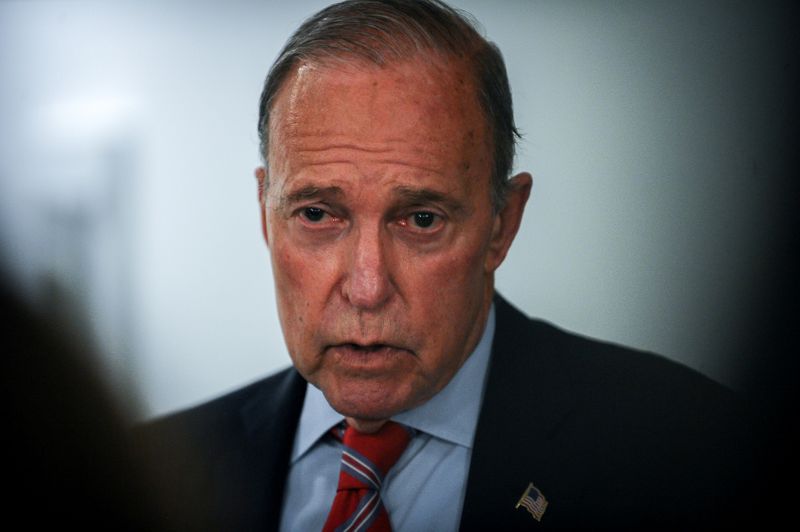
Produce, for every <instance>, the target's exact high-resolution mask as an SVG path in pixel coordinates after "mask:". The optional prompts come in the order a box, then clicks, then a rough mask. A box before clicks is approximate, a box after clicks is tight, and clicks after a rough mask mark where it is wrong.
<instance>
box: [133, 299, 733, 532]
mask: <svg viewBox="0 0 800 532" xmlns="http://www.w3.org/2000/svg"><path fill="white" fill-rule="evenodd" d="M495 305H496V319H497V322H496V330H495V337H494V344H493V346H492V359H491V362H490V369H489V376H488V381H487V385H486V392H485V396H484V401H483V405H482V408H481V413H480V417H479V422H478V427H477V432H476V436H475V443H474V448H473V453H472V461H471V465H470V470H469V476H468V486H467V492H466V498H465V501H464V508H463V513H462V518H461V527H462V529H463V530H492V529H495V530H515V529H525V530H528V529H531V528H536V527H541V526H545V527H564V526H589V527H604V526H608V527H621V526H634V525H643V524H646V525H648V526H650V527H653V526H673V525H681V524H683V525H685V524H693V525H701V524H705V523H716V522H719V521H720V520H728V519H729V518H732V517H733V516H734V514H732V513H731V512H732V509H731V505H732V504H735V503H736V501H737V499H738V498H739V496H740V495H742V496H744V497H746V491H744V488H745V486H743V485H742V479H743V478H747V466H748V464H747V458H746V457H747V456H748V446H747V440H746V436H747V433H746V430H742V429H743V426H744V425H743V423H742V418H741V416H743V414H742V413H741V408H740V407H739V406H737V400H736V398H735V397H734V394H733V393H732V392H730V391H729V390H727V389H726V388H723V387H722V386H720V385H718V384H716V383H714V382H713V381H711V380H709V379H707V378H706V377H704V376H702V375H700V374H698V373H696V372H694V371H692V370H689V369H687V368H685V367H683V366H681V365H679V364H676V363H674V362H670V361H668V360H666V359H664V358H661V357H658V356H655V355H651V354H645V353H640V352H635V351H631V350H629V349H625V348H622V347H619V346H615V345H611V344H607V343H600V342H597V341H593V340H589V339H586V338H582V337H579V336H575V335H572V334H568V333H565V332H563V331H561V330H559V329H557V328H555V327H553V326H551V325H548V324H545V323H543V322H540V321H535V320H530V319H528V318H527V317H526V316H524V315H523V314H521V313H520V312H518V311H517V310H516V309H514V308H513V307H512V306H511V305H510V304H509V303H507V302H506V301H505V300H504V299H502V298H501V297H499V296H497V297H496V299H495ZM305 386H306V383H305V381H304V380H303V379H302V377H300V376H299V374H298V373H297V372H296V371H295V370H294V369H289V370H286V371H283V372H281V373H278V374H277V375H273V376H271V377H269V378H266V379H264V380H262V381H259V382H256V383H254V384H251V385H250V386H247V387H246V388H244V389H241V390H238V391H236V392H234V393H232V394H229V395H226V396H224V397H222V398H219V399H216V400H214V401H211V402H209V403H207V404H204V405H201V406H198V407H196V408H193V409H191V410H188V411H185V412H182V413H178V414H175V415H172V416H170V417H167V418H164V419H161V420H159V421H156V422H154V423H151V424H150V425H149V426H147V427H146V428H145V430H144V432H143V433H144V434H145V435H146V436H147V438H148V440H149V441H150V442H151V443H150V444H151V445H154V447H155V449H156V451H157V452H158V453H159V456H161V457H162V458H161V460H162V462H161V465H160V469H161V473H162V474H163V475H164V476H165V477H166V478H167V479H171V481H173V482H175V481H178V480H179V479H180V480H183V481H185V482H186V484H187V486H184V487H185V488H187V489H188V490H189V491H191V490H193V489H196V488H197V487H202V488H203V491H202V492H200V493H198V492H197V491H194V492H193V495H192V496H194V495H197V496H198V497H200V498H204V500H205V501H206V502H205V503H204V504H203V508H208V509H209V510H210V511H209V516H208V518H209V519H210V521H209V522H211V523H215V524H214V525H212V526H211V527H210V528H216V527H219V529H224V530H274V529H276V528H277V525H278V522H279V515H280V511H281V504H282V499H283V489H284V484H285V480H286V476H287V471H288V462H289V454H290V450H291V447H292V442H293V438H294V434H295V430H296V427H297V421H298V417H299V414H300V411H301V408H302V402H303V397H304V393H305ZM182 438H184V440H183V441H188V442H190V443H191V446H190V447H189V448H188V449H187V448H186V447H180V446H178V444H177V443H176V442H179V441H181V439H182ZM153 442H155V443H153ZM177 449H180V451H178V450H177ZM164 457H166V458H164ZM529 482H530V483H533V484H534V485H535V486H536V487H537V488H538V489H539V490H540V491H541V493H542V494H544V496H545V497H546V498H547V500H548V503H549V505H548V507H547V510H546V512H545V514H544V516H543V517H542V520H541V522H537V521H535V520H534V519H533V517H532V516H531V515H530V514H529V513H528V512H527V511H526V510H525V509H524V508H522V507H520V508H515V506H516V504H517V502H518V500H519V498H520V496H521V495H522V493H523V491H524V490H525V488H526V487H527V486H528V483H529ZM189 484H191V485H189ZM179 491H180V490H179ZM183 496H188V495H183ZM739 511H740V512H741V508H739Z"/></svg>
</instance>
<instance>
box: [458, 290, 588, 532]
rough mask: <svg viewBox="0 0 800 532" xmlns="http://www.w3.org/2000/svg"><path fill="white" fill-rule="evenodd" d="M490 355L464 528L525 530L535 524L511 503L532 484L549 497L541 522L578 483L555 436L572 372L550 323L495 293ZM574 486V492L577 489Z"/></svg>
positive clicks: (567, 405)
mask: <svg viewBox="0 0 800 532" xmlns="http://www.w3.org/2000/svg"><path fill="white" fill-rule="evenodd" d="M495 310H496V316H497V322H496V326H495V327H496V328H495V336H494V342H493V345H492V359H491V362H490V365H489V375H488V380H487V384H486V390H485V393H484V399H483V405H482V407H481V413H480V416H479V420H478V426H477V429H476V434H475V441H474V445H473V450H472V459H471V463H470V471H469V476H468V483H467V492H466V496H465V500H464V507H463V511H462V515H461V529H462V530H491V529H493V528H494V529H500V530H515V529H530V528H531V527H532V526H536V525H537V524H538V522H537V521H535V520H534V519H533V517H532V516H531V515H530V514H529V513H528V512H527V511H525V509H523V508H522V507H520V508H518V509H515V505H516V504H517V502H518V500H519V499H520V496H521V495H522V494H523V492H524V491H525V488H526V487H527V486H528V484H529V483H533V484H534V486H536V487H537V488H538V489H539V490H540V491H541V493H542V494H543V495H544V496H545V497H546V498H547V500H548V502H549V503H550V504H549V507H548V509H547V511H546V513H545V515H544V516H543V517H542V523H543V524H545V525H548V524H550V525H552V524H557V523H558V521H559V513H561V511H562V510H563V509H565V508H567V507H569V506H571V504H570V502H569V501H568V500H566V499H567V497H570V496H574V495H570V494H574V493H576V490H575V489H574V488H575V487H574V486H572V487H570V486H567V485H566V481H565V480H563V479H566V478H570V477H572V476H573V475H571V474H570V473H569V469H570V460H569V454H568V451H567V450H565V449H562V448H561V446H560V444H559V441H558V438H557V435H558V432H559V427H560V425H561V424H562V422H563V421H564V420H565V419H567V418H568V414H569V413H570V410H571V409H572V408H573V405H574V404H575V397H574V394H573V393H571V391H572V390H573V386H571V385H570V372H569V371H565V370H564V368H563V367H562V365H560V364H558V365H557V364H556V357H557V356H558V349H557V347H556V343H555V342H556V340H555V339H554V338H553V335H552V334H550V333H549V331H551V329H550V328H548V327H546V326H543V325H539V324H537V323H536V322H532V321H531V320H529V319H528V318H527V317H526V316H524V315H523V314H521V313H520V312H519V311H517V310H516V309H514V308H513V307H512V306H511V305H510V304H509V303H508V302H506V301H505V300H504V299H503V298H502V297H500V296H499V295H498V296H496V297H495ZM578 491H579V490H578Z"/></svg>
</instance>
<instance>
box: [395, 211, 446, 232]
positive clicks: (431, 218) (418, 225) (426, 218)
mask: <svg viewBox="0 0 800 532" xmlns="http://www.w3.org/2000/svg"><path fill="white" fill-rule="evenodd" d="M442 221H443V219H442V217H441V216H440V215H438V214H435V213H432V212H430V211H417V212H412V213H411V214H409V215H407V216H406V217H405V218H402V219H401V220H400V221H399V223H400V225H401V226H403V227H405V228H406V229H409V230H411V231H416V232H418V233H432V232H435V231H436V230H437V229H438V228H439V226H440V225H441V224H442Z"/></svg>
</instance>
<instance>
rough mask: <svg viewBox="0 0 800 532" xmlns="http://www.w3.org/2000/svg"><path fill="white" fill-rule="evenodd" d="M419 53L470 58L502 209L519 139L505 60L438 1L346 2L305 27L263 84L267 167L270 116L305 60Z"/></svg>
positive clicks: (261, 129) (466, 18) (379, 61)
mask: <svg viewBox="0 0 800 532" xmlns="http://www.w3.org/2000/svg"><path fill="white" fill-rule="evenodd" d="M420 52H436V53H439V54H441V55H444V56H445V57H451V58H455V59H460V60H464V61H466V62H467V64H468V65H469V67H470V69H471V71H472V72H473V75H474V79H475V83H476V85H477V87H478V101H479V103H480V106H481V109H482V111H483V113H484V115H485V117H486V121H487V126H488V127H489V129H490V134H491V138H492V143H493V146H492V148H493V151H494V154H493V160H492V176H491V179H492V187H491V189H492V198H491V199H492V205H493V206H494V208H495V210H496V211H499V210H500V209H502V208H503V206H504V205H505V198H506V193H507V191H508V186H509V183H508V178H509V175H510V174H511V167H512V165H513V163H514V147H515V142H516V140H517V139H518V138H519V132H518V131H517V129H516V127H515V125H514V113H513V110H512V103H511V89H510V86H509V83H508V75H507V74H506V67H505V63H504V62H503V56H502V54H501V53H500V50H499V49H498V48H497V46H496V45H495V44H494V43H492V42H489V41H487V40H486V39H484V38H483V37H482V36H481V34H480V33H479V30H478V24H477V22H476V21H475V20H474V19H473V18H472V17H471V15H469V14H467V13H465V12H462V11H459V10H456V9H454V8H452V7H450V6H448V5H447V4H445V3H444V2H441V1H439V0H346V1H344V2H340V3H338V4H334V5H332V6H329V7H327V8H325V9H323V10H322V11H320V12H318V13H317V14H315V15H313V16H311V17H310V18H308V19H307V20H306V21H305V22H303V24H302V25H301V26H300V27H299V28H298V29H297V31H295V33H294V34H293V35H292V36H291V37H290V38H289V40H288V41H287V43H286V45H284V47H283V49H282V50H281V52H280V54H279V55H278V58H277V59H276V60H275V63H273V65H272V68H270V70H269V73H268V74H267V78H266V80H265V81H264V89H263V91H262V92H261V101H260V105H259V117H258V135H259V138H260V139H261V146H260V148H261V155H262V157H263V159H264V162H265V163H266V162H267V150H268V144H269V117H270V111H271V109H272V106H273V104H274V103H275V98H276V96H277V94H278V91H279V90H280V88H281V86H282V85H283V82H284V81H285V80H286V78H287V77H288V76H289V75H290V74H292V72H293V71H294V69H295V68H296V67H297V66H298V65H299V64H300V63H301V62H311V63H313V62H325V61H330V60H334V61H335V60H343V59H351V58H354V59H361V60H365V61H368V62H371V63H374V64H376V65H385V64H387V63H389V62H391V61H393V60H394V61H397V60H402V59H407V58H408V57H413V55H414V54H417V53H420Z"/></svg>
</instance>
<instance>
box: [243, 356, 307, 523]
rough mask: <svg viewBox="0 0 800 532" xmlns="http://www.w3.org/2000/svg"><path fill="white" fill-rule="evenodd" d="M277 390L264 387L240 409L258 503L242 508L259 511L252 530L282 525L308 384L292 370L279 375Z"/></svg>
mask: <svg viewBox="0 0 800 532" xmlns="http://www.w3.org/2000/svg"><path fill="white" fill-rule="evenodd" d="M276 377H278V378H279V381H278V383H277V384H276V386H275V387H270V386H264V387H263V388H262V392H261V393H260V394H258V395H256V396H255V397H254V398H253V399H251V400H250V401H248V402H247V403H246V404H245V405H244V406H243V407H242V409H241V419H242V424H243V427H244V430H245V433H246V437H245V441H247V442H248V443H247V448H246V451H245V452H246V455H247V457H246V458H245V461H246V463H248V464H251V465H252V470H251V473H252V476H251V477H250V478H251V479H252V485H253V486H256V487H257V488H256V489H255V490H252V492H253V494H252V496H253V497H254V498H257V499H258V500H255V501H253V503H252V504H247V505H243V506H244V507H247V508H258V511H257V513H256V514H255V515H253V519H252V520H251V522H252V523H253V525H254V526H253V527H252V529H258V530H277V528H278V524H279V523H280V514H281V507H282V504H283V491H284V487H285V484H286V478H287V474H288V470H289V459H290V455H291V449H292V442H293V441H294V436H295V432H296V431H297V423H298V420H299V418H300V411H301V409H302V407H303V398H304V396H305V388H306V382H305V380H304V379H303V378H302V377H301V376H300V375H299V374H298V373H297V371H295V370H294V369H290V370H288V371H286V372H284V373H281V374H279V375H277V376H276Z"/></svg>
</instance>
